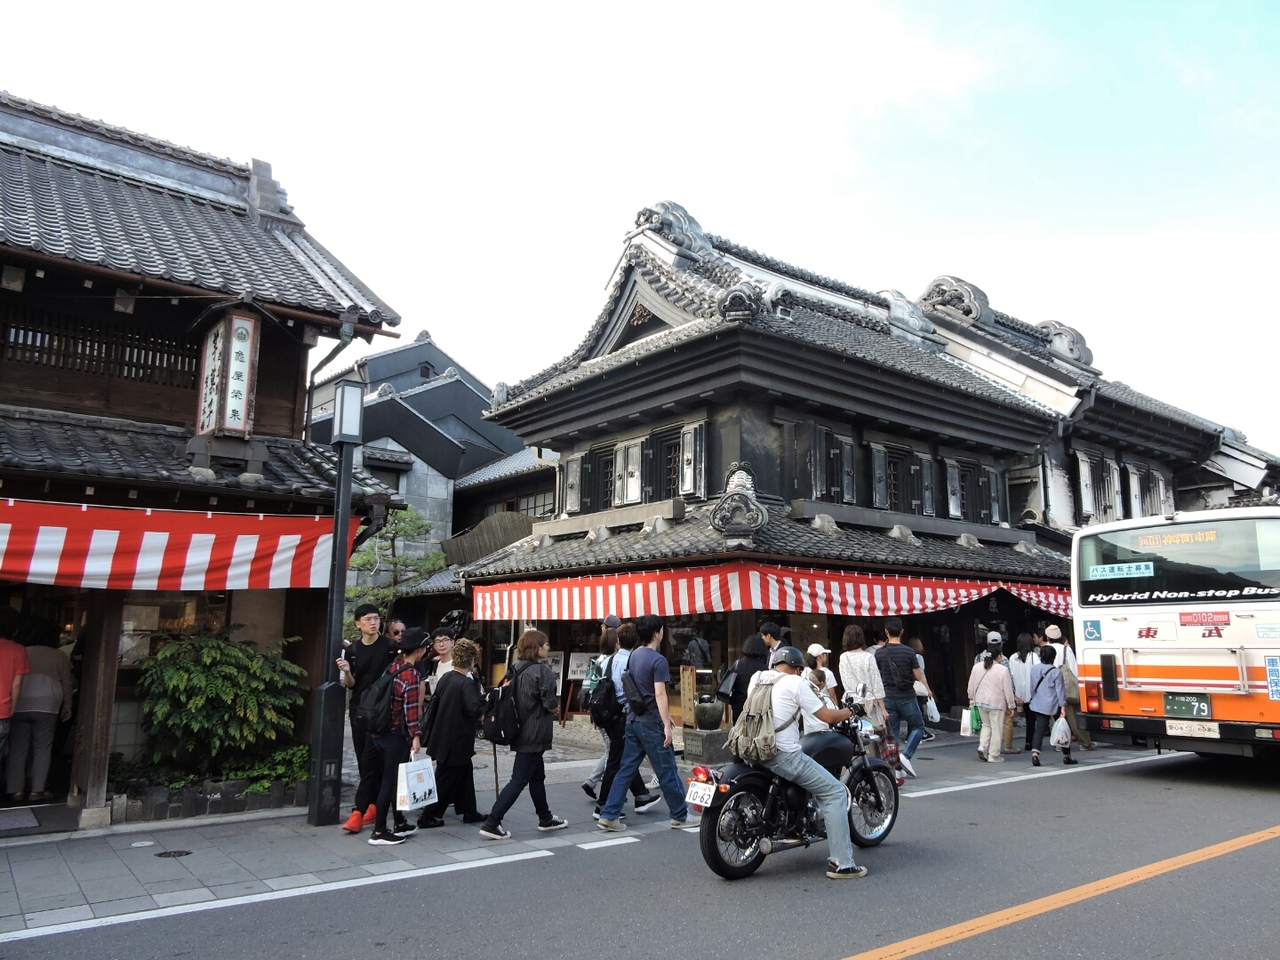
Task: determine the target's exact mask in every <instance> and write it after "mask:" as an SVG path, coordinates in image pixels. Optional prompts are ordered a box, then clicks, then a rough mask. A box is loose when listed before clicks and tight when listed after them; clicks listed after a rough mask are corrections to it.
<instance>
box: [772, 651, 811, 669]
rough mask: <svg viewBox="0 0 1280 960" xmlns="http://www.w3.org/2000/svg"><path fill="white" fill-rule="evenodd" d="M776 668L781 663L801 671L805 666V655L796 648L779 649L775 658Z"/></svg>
mask: <svg viewBox="0 0 1280 960" xmlns="http://www.w3.org/2000/svg"><path fill="white" fill-rule="evenodd" d="M773 663H774V665H775V666H776V665H777V664H779V663H785V664H786V665H787V666H789V667H795V668H796V669H797V670H799V669H800V668H801V667H803V666H804V654H802V653H801V652H800V651H799V650H797V649H796V648H795V647H779V648H778V652H777V654H776V655H775V656H774V658H773Z"/></svg>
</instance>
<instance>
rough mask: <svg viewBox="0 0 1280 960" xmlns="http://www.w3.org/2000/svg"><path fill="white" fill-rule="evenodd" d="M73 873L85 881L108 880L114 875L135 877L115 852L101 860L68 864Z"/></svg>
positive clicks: (123, 877)
mask: <svg viewBox="0 0 1280 960" xmlns="http://www.w3.org/2000/svg"><path fill="white" fill-rule="evenodd" d="M68 867H69V868H70V870H71V875H72V876H73V877H75V878H76V879H77V880H79V881H80V882H81V883H84V882H85V881H86V880H106V879H111V878H113V877H119V878H121V879H125V878H128V879H130V880H132V879H133V872H132V871H131V870H130V869H129V867H128V866H127V865H126V864H125V862H124V861H123V860H121V859H120V858H119V857H117V856H116V855H115V854H114V853H112V854H108V856H107V857H104V858H103V859H101V860H88V861H85V862H83V863H79V862H77V863H71V864H68Z"/></svg>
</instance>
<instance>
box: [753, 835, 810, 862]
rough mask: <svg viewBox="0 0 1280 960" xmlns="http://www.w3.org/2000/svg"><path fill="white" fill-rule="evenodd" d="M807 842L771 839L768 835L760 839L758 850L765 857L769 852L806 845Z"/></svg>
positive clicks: (778, 851)
mask: <svg viewBox="0 0 1280 960" xmlns="http://www.w3.org/2000/svg"><path fill="white" fill-rule="evenodd" d="M808 845H809V844H808V843H807V842H806V841H804V840H773V839H770V838H769V837H763V838H761V840H760V844H759V847H760V852H761V853H763V854H764V855H765V856H766V857H767V856H768V855H769V854H771V853H780V852H781V851H783V850H792V849H794V848H796V847H807V846H808Z"/></svg>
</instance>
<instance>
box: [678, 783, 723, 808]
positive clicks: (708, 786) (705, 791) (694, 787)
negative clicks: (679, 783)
mask: <svg viewBox="0 0 1280 960" xmlns="http://www.w3.org/2000/svg"><path fill="white" fill-rule="evenodd" d="M715 795H716V785H715V784H714V783H699V782H698V781H696V780H695V781H694V782H693V783H691V784H689V792H688V793H686V794H685V795H684V802H685V803H691V804H693V805H694V806H696V807H709V806H711V801H712V799H713V798H714V797H715Z"/></svg>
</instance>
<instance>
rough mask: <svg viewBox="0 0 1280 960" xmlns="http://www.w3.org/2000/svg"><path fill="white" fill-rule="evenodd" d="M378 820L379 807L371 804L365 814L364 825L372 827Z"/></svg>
mask: <svg viewBox="0 0 1280 960" xmlns="http://www.w3.org/2000/svg"><path fill="white" fill-rule="evenodd" d="M377 819H378V805H377V804H376V803H371V804H369V809H368V810H366V811H365V812H364V825H365V826H366V827H368V826H372V825H373V822H374V821H375V820H377Z"/></svg>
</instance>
